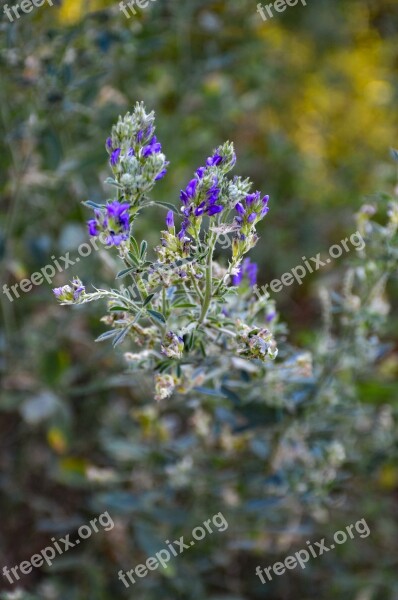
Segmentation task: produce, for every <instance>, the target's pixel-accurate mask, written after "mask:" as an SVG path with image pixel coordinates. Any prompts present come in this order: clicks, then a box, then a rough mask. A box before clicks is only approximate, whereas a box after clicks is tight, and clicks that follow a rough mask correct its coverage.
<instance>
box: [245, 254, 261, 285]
mask: <svg viewBox="0 0 398 600" xmlns="http://www.w3.org/2000/svg"><path fill="white" fill-rule="evenodd" d="M243 269H244V271H245V274H246V276H247V278H248V280H249V284H250V285H251V286H252V287H253V286H255V285H256V283H257V272H258V266H257V264H256V263H255V262H251V260H250V258H245V260H244V261H243Z"/></svg>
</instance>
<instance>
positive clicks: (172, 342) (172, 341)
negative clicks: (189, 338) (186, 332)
mask: <svg viewBox="0 0 398 600" xmlns="http://www.w3.org/2000/svg"><path fill="white" fill-rule="evenodd" d="M183 352H184V340H183V339H182V337H180V336H179V335H177V334H176V333H174V332H173V331H169V332H168V333H166V336H165V339H164V340H163V344H162V354H164V355H165V356H167V358H175V359H180V358H182V353H183Z"/></svg>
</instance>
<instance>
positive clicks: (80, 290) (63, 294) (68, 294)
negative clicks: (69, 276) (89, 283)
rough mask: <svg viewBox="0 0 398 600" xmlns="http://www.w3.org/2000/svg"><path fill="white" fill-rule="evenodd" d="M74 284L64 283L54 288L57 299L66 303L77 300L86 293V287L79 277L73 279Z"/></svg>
mask: <svg viewBox="0 0 398 600" xmlns="http://www.w3.org/2000/svg"><path fill="white" fill-rule="evenodd" d="M71 283H72V285H71V286H70V285H64V286H62V287H59V288H54V289H53V292H54V295H55V297H56V298H57V300H59V301H60V302H63V303H65V304H73V303H74V302H77V301H78V300H79V299H80V297H81V296H82V295H84V294H85V291H86V288H85V287H84V285H83V284H82V282H81V281H80V279H78V278H77V277H76V278H75V279H73V280H72V281H71Z"/></svg>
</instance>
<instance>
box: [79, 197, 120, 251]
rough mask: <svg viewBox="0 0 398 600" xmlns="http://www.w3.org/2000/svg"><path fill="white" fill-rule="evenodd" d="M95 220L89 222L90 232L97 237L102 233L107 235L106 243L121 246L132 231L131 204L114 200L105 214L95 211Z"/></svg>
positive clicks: (108, 205)
mask: <svg viewBox="0 0 398 600" xmlns="http://www.w3.org/2000/svg"><path fill="white" fill-rule="evenodd" d="M94 214H95V219H90V221H88V223H87V225H88V232H89V234H90V235H92V236H97V235H99V234H100V233H102V232H105V233H106V234H107V239H106V243H107V244H108V245H109V246H112V245H115V246H119V245H120V244H121V242H123V241H124V240H127V239H128V237H129V231H130V218H129V204H127V203H121V202H117V200H114V201H113V202H110V203H109V204H107V206H106V208H105V212H104V211H102V210H99V209H96V210H94Z"/></svg>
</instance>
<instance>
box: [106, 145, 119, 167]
mask: <svg viewBox="0 0 398 600" xmlns="http://www.w3.org/2000/svg"><path fill="white" fill-rule="evenodd" d="M120 152H121V150H120V148H116V150H113V151H112V154H111V157H110V159H109V162H110V163H111V165H112V167H115V166H116V163H117V162H118V160H119V156H120Z"/></svg>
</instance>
